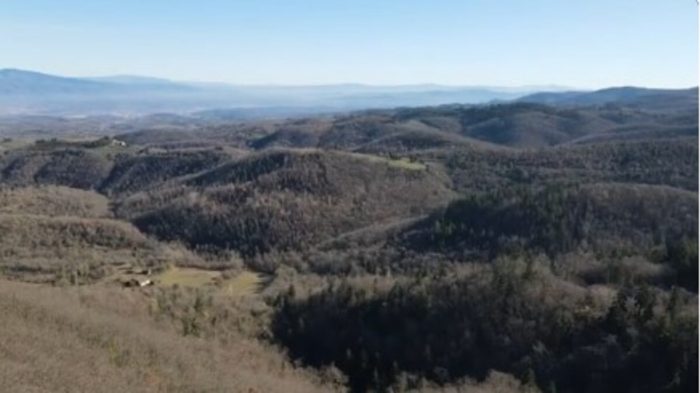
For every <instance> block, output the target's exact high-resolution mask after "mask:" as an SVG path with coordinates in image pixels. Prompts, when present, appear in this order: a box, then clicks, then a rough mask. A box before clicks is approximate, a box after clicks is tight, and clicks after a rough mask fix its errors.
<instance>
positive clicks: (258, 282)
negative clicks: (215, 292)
mask: <svg viewBox="0 0 700 393" xmlns="http://www.w3.org/2000/svg"><path fill="white" fill-rule="evenodd" d="M262 285H263V277H262V276H261V275H260V274H258V273H255V272H251V271H243V272H241V273H239V274H238V275H236V276H235V277H233V278H231V279H228V280H226V281H224V282H223V285H222V288H221V292H222V293H224V294H225V295H228V296H232V297H242V296H247V295H253V294H255V293H257V292H258V291H259V290H260V288H261V287H262Z"/></svg>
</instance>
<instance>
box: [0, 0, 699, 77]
mask: <svg viewBox="0 0 700 393" xmlns="http://www.w3.org/2000/svg"><path fill="white" fill-rule="evenodd" d="M697 7H698V5H697V3H696V0H578V1H575V0H422V1H417V0H415V1H414V0H394V1H389V0H305V1H303V0H247V1H244V0H197V1H195V0H190V1H185V0H82V1H79V0H0V68H4V67H13V68H23V69H31V70H37V71H44V72H49V73H57V74H63V75H73V76H86V75H89V76H95V75H108V74H138V75H150V76H160V77H166V78H172V79H181V80H199V81H225V82H233V83H245V84H260V83H275V84H326V83H341V82H359V83H369V84H408V83H440V84H455V85H457V84H459V85H505V86H521V85H543V84H558V85H566V86H574V87H589V88H592V87H602V86H612V85H644V86H653V87H661V86H667V87H688V86H693V85H697V84H698V13H697Z"/></svg>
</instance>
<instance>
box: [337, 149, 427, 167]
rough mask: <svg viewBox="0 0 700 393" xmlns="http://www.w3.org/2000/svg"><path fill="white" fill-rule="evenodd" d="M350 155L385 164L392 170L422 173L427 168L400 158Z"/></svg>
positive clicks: (359, 154) (421, 164) (420, 163)
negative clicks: (398, 169)
mask: <svg viewBox="0 0 700 393" xmlns="http://www.w3.org/2000/svg"><path fill="white" fill-rule="evenodd" d="M348 154H350V155H352V156H353V157H356V158H361V159H364V160H367V161H370V162H378V163H386V164H387V165H389V166H390V167H393V168H400V169H406V170H411V171H424V170H426V169H427V166H426V165H425V164H424V163H422V162H417V161H411V160H409V159H408V158H406V157H401V158H388V157H382V156H375V155H371V154H363V153H348Z"/></svg>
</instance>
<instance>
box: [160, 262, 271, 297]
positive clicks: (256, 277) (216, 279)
mask: <svg viewBox="0 0 700 393" xmlns="http://www.w3.org/2000/svg"><path fill="white" fill-rule="evenodd" d="M153 278H154V280H155V282H156V285H159V286H163V287H171V286H173V285H179V286H182V287H190V288H202V287H206V286H214V285H218V286H219V288H220V293H222V294H224V295H226V296H231V297H236V298H238V297H242V296H246V295H253V294H255V293H257V292H258V291H259V290H260V288H261V286H262V284H263V277H262V276H261V275H260V274H258V273H255V272H252V271H248V270H244V271H242V272H240V273H238V274H236V275H234V276H233V277H231V278H224V275H223V274H222V272H219V271H212V270H205V269H198V268H192V267H171V268H169V269H168V270H166V271H164V272H163V273H160V274H158V275H156V276H154V277H153Z"/></svg>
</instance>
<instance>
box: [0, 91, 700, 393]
mask: <svg viewBox="0 0 700 393" xmlns="http://www.w3.org/2000/svg"><path fill="white" fill-rule="evenodd" d="M693 97H694V98H693ZM693 99H694V100H695V101H694V102H695V103H697V89H694V90H688V91H686V90H683V91H658V92H650V91H636V90H633V91H630V90H621V91H617V90H614V91H607V92H606V91H603V92H598V93H597V94H596V93H587V94H583V93H581V94H579V93H576V94H573V93H567V94H563V93H562V94H560V95H540V96H534V97H530V99H528V100H524V101H523V102H511V103H508V102H502V103H494V104H489V105H479V106H466V105H447V106H438V107H417V108H396V109H386V110H384V109H382V110H372V111H362V112H354V113H347V114H337V115H326V116H318V117H309V118H294V119H279V120H266V121H250V122H237V121H229V120H226V119H225V117H224V118H222V117H221V116H214V117H216V119H215V120H212V118H201V117H200V118H194V117H186V116H168V115H160V116H151V117H148V118H133V119H121V120H120V121H119V122H116V121H115V120H114V119H110V120H105V119H102V120H96V119H91V120H86V119H80V120H78V119H62V120H60V121H59V120H57V118H41V119H36V118H35V119H32V120H31V122H29V123H27V124H31V126H30V125H27V124H25V127H26V128H13V127H14V126H13V124H20V123H17V121H16V120H13V122H10V121H5V122H0V137H2V139H0V310H3V313H4V315H10V316H11V318H10V319H8V318H2V319H0V327H4V329H5V330H7V331H9V332H10V334H11V335H13V336H14V337H16V340H10V339H8V338H7V337H6V336H7V335H6V336H5V339H0V352H1V353H7V354H9V355H8V356H9V357H10V358H11V359H12V360H11V362H10V363H8V364H10V366H8V367H0V381H2V384H3V385H4V386H10V390H11V391H22V390H31V389H34V390H36V391H40V390H42V389H43V390H46V389H47V386H59V387H61V388H63V389H64V390H66V391H69V390H71V389H70V387H71V386H73V385H71V383H75V384H76V385H74V386H79V387H81V389H82V388H83V387H85V386H92V383H93V382H94V383H97V382H96V380H97V379H100V381H105V382H104V385H101V386H102V387H103V388H101V390H102V391H115V390H118V389H120V388H122V387H124V386H129V387H130V389H133V390H136V391H187V392H192V391H240V392H253V391H258V392H262V391H265V392H266V391H276V390H280V391H299V392H301V391H304V392H305V391H334V390H337V391H348V390H349V391H353V392H364V391H380V392H390V391H391V392H403V391H427V392H437V391H443V392H452V391H466V392H504V393H505V392H538V391H539V392H546V393H555V392H557V393H561V392H576V393H579V392H580V393H584V392H611V393H612V392H616V393H617V392H693V391H697V389H698V386H697V381H698V374H697V370H698V364H697V359H698V335H697V316H698V312H697V307H698V295H697V291H698V279H697V277H698V148H697V143H698V119H697V112H696V111H692V110H691V109H690V107H689V106H688V105H681V104H678V105H675V104H674V105H670V104H669V102H671V103H683V102H687V101H692V100H693ZM39 125H40V126H41V127H40V128H41V132H38V133H35V132H32V131H30V130H31V129H34V130H35V131H37V130H38V129H37V128H33V127H39ZM70 125H73V126H75V127H76V128H74V131H71V126H70ZM98 125H99V127H98ZM52 127H55V128H56V130H57V131H56V134H55V135H58V137H56V138H54V137H53V136H50V137H46V132H50V130H51V129H52ZM105 135H106V136H105ZM11 281H13V282H11ZM29 283H32V284H29ZM47 337H51V340H49V339H48V338H47ZM53 340H63V341H64V342H67V343H71V346H72V347H71V348H74V351H73V352H71V353H67V354H64V355H65V356H68V358H69V359H73V360H74V361H75V362H77V364H80V365H81V367H87V368H89V367H94V369H91V370H93V371H95V373H94V375H93V374H91V373H85V374H83V375H78V376H75V375H74V374H72V371H67V370H64V369H62V368H60V367H59V368H56V366H55V365H54V364H53V363H52V361H51V359H55V358H56V357H58V356H59V355H58V354H54V351H55V350H56V345H55V344H54V341H53ZM26 348H32V349H31V350H29V351H26V350H25V349H26ZM144 348H146V349H144ZM26 353H29V354H30V355H26V356H25V355H23V354H26ZM37 354H39V355H37ZM44 354H50V356H49V355H44ZM43 356H47V357H43ZM61 356H63V355H61ZM42 359H43V360H42ZM88 360H90V361H88ZM37 362H38V363H37ZM32 364H40V365H41V370H39V371H37V373H38V374H34V373H30V372H28V371H27V370H30V369H31V365H32ZM88 364H92V366H88ZM183 370H186V371H184V372H183ZM35 375H41V378H34V376H35ZM73 380H75V381H73ZM6 381H9V382H7V385H5V382H6ZM59 390H60V389H59ZM97 391H100V389H97Z"/></svg>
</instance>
